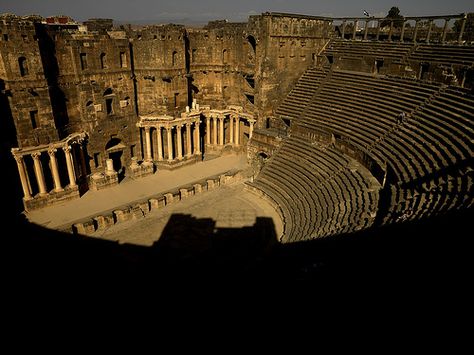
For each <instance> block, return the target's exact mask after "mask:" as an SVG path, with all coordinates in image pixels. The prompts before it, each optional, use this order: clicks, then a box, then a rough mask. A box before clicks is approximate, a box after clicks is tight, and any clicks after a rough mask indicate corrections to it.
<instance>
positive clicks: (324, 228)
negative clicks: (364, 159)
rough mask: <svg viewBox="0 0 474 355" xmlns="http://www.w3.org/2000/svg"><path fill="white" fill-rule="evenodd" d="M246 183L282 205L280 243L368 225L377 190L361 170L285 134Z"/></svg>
mask: <svg viewBox="0 0 474 355" xmlns="http://www.w3.org/2000/svg"><path fill="white" fill-rule="evenodd" d="M251 184H252V185H253V186H255V187H257V188H259V189H260V190H262V191H263V192H264V193H265V194H267V195H268V196H269V197H270V198H272V199H273V200H274V201H275V202H277V203H278V204H279V205H280V206H281V209H282V212H283V215H284V219H285V233H284V237H283V239H282V241H283V242H294V241H300V240H306V239H314V238H320V237H325V236H329V235H334V234H341V233H350V232H353V231H356V230H360V229H363V228H367V227H369V226H370V225H372V223H373V221H374V217H375V211H376V210H377V204H378V190H377V189H373V188H372V187H371V186H372V185H371V182H370V181H369V180H368V179H367V172H366V171H365V168H363V167H361V166H360V165H358V164H357V163H356V162H355V161H353V160H352V159H350V158H348V157H345V156H344V155H343V154H342V153H340V152H338V151H337V150H334V149H330V148H327V147H323V146H320V145H318V144H314V143H311V142H310V141H308V140H306V139H304V138H300V137H290V138H288V139H287V141H286V142H285V143H284V144H283V145H282V146H281V148H280V150H279V152H278V153H277V154H275V155H274V157H273V158H272V159H271V161H270V162H268V163H267V164H266V165H265V166H264V168H263V169H262V171H261V172H260V174H259V175H258V177H257V179H255V181H254V182H253V183H251Z"/></svg>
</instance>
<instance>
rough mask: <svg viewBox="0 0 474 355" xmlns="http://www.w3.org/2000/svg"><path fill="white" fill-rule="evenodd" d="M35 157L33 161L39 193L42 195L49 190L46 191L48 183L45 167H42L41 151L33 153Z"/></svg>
mask: <svg viewBox="0 0 474 355" xmlns="http://www.w3.org/2000/svg"><path fill="white" fill-rule="evenodd" d="M31 156H32V157H33V162H34V164H35V175H36V181H37V182H38V187H39V193H40V195H46V194H47V193H48V192H47V191H46V183H45V182H44V175H43V168H42V167H41V161H40V157H41V153H39V152H35V153H33V154H31Z"/></svg>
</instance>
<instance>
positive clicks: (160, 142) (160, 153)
mask: <svg viewBox="0 0 474 355" xmlns="http://www.w3.org/2000/svg"><path fill="white" fill-rule="evenodd" d="M156 141H157V143H158V160H159V161H162V160H163V137H161V126H158V127H156Z"/></svg>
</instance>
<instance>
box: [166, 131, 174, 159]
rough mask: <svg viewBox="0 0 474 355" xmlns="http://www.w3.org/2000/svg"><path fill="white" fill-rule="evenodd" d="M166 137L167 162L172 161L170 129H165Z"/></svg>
mask: <svg viewBox="0 0 474 355" xmlns="http://www.w3.org/2000/svg"><path fill="white" fill-rule="evenodd" d="M166 137H167V138H168V161H173V137H172V136H171V127H166Z"/></svg>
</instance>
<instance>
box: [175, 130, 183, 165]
mask: <svg viewBox="0 0 474 355" xmlns="http://www.w3.org/2000/svg"><path fill="white" fill-rule="evenodd" d="M182 127H183V126H181V125H177V126H176V137H177V138H178V160H182V159H183V139H182V137H181V134H182V133H183V132H182V129H181V128H182Z"/></svg>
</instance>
